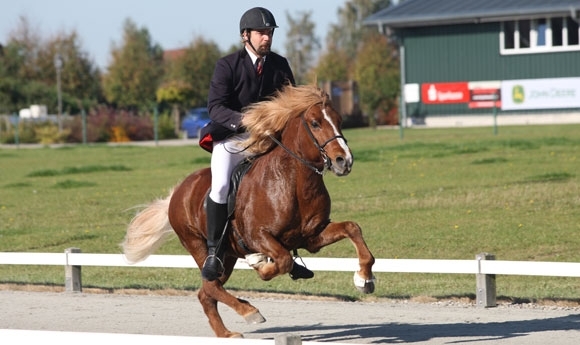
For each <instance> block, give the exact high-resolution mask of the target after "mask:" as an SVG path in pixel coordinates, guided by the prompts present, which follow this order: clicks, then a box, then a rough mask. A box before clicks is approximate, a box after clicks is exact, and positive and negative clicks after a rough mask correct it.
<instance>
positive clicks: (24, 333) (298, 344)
mask: <svg viewBox="0 0 580 345" xmlns="http://www.w3.org/2000/svg"><path fill="white" fill-rule="evenodd" d="M0 339H2V345H20V344H83V345H102V344H163V345H192V344H204V345H224V344H227V345H320V344H324V345H356V344H345V343H329V342H323V343H321V342H312V341H302V340H301V339H300V337H299V336H297V335H287V334H281V335H279V336H276V337H275V338H274V339H239V338H227V339H224V338H208V337H186V336H170V335H147V334H126V333H93V332H60V331H58V332H57V331H31V330H19V329H18V330H16V329H0Z"/></svg>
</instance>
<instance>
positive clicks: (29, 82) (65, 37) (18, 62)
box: [0, 17, 100, 112]
mask: <svg viewBox="0 0 580 345" xmlns="http://www.w3.org/2000/svg"><path fill="white" fill-rule="evenodd" d="M2 50H3V53H2V54H1V55H0V111H3V112H4V111H9V112H14V111H17V110H18V109H21V108H27V107H29V106H30V105H31V104H45V105H47V106H48V109H49V112H56V110H57V90H56V68H55V65H54V58H55V56H56V55H57V54H60V55H61V56H62V58H63V61H64V64H63V67H62V68H63V70H62V91H63V92H62V96H63V97H62V98H63V109H65V111H68V112H76V111H78V110H79V107H80V106H82V107H89V106H93V105H95V104H96V103H97V102H98V100H99V99H100V86H99V85H100V76H99V71H98V68H96V67H95V64H94V63H93V62H92V60H91V59H90V58H89V56H88V53H86V52H85V51H83V50H82V47H81V43H80V40H79V36H78V34H77V33H76V31H74V30H73V31H71V32H70V33H66V32H62V33H59V34H58V35H56V36H55V37H54V38H52V39H50V40H48V41H46V40H45V39H43V37H41V35H40V34H39V31H38V30H37V29H35V28H33V27H32V25H31V24H30V22H29V21H28V19H27V18H26V17H20V21H19V23H18V26H17V27H16V29H14V30H13V31H11V33H10V35H9V39H8V42H7V44H6V45H5V46H4V47H3V49H2Z"/></svg>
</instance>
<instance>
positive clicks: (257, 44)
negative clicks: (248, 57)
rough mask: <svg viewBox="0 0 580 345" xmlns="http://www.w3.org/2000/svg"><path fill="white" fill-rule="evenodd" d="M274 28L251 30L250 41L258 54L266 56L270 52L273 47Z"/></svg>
mask: <svg viewBox="0 0 580 345" xmlns="http://www.w3.org/2000/svg"><path fill="white" fill-rule="evenodd" d="M273 35H274V29H260V30H251V31H250V42H252V46H253V47H254V48H255V50H256V52H255V53H256V54H257V55H259V56H264V55H266V54H268V53H269V52H270V49H271V48H272V36H273Z"/></svg>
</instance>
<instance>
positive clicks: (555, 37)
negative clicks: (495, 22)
mask: <svg viewBox="0 0 580 345" xmlns="http://www.w3.org/2000/svg"><path fill="white" fill-rule="evenodd" d="M501 24H502V25H501V32H500V53H501V54H502V55H509V54H530V53H546V52H555V51H570V50H580V42H579V36H580V35H579V33H580V31H579V30H580V29H579V27H578V22H576V21H575V20H573V19H572V18H570V17H554V18H537V19H525V20H513V21H507V22H502V23H501Z"/></svg>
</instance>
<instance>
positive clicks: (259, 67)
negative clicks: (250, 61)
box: [256, 58, 264, 77]
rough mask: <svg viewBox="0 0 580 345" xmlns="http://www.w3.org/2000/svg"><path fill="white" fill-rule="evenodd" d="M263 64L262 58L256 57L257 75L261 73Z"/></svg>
mask: <svg viewBox="0 0 580 345" xmlns="http://www.w3.org/2000/svg"><path fill="white" fill-rule="evenodd" d="M263 65H264V60H263V59H262V58H258V59H257V60H256V74H258V77H259V76H261V75H262V67H263Z"/></svg>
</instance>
